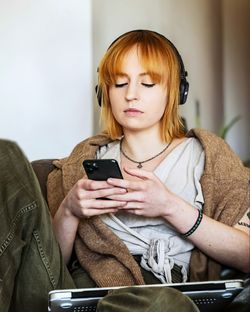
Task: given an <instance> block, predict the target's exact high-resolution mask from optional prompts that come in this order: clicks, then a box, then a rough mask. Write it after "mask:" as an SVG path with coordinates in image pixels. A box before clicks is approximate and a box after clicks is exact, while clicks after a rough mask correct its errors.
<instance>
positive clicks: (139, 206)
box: [119, 202, 144, 211]
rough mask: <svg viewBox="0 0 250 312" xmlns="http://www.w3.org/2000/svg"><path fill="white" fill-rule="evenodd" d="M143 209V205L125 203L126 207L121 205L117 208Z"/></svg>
mask: <svg viewBox="0 0 250 312" xmlns="http://www.w3.org/2000/svg"><path fill="white" fill-rule="evenodd" d="M143 208H144V204H143V203H140V202H127V203H126V205H123V206H121V207H120V208H119V210H126V211H128V210H131V211H133V210H142V209H143Z"/></svg>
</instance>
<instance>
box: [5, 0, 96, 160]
mask: <svg viewBox="0 0 250 312" xmlns="http://www.w3.org/2000/svg"><path fill="white" fill-rule="evenodd" d="M91 25H92V23H91V0H84V1H82V0H74V1H67V0H53V1H51V0H38V1H32V0H11V1H5V0H0V137H1V138H8V139H11V140H15V141H17V142H18V143H19V144H20V146H21V147H22V149H23V150H24V152H25V153H26V155H27V156H28V157H29V159H31V160H33V159H38V158H49V157H64V156H66V155H68V154H69V152H70V151H71V149H72V148H73V146H74V145H75V144H76V143H77V142H79V141H80V140H82V138H85V137H87V136H89V135H91V133H92V102H91V101H92V81H91V77H92V66H91V65H92V41H91Z"/></svg>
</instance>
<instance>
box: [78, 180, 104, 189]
mask: <svg viewBox="0 0 250 312" xmlns="http://www.w3.org/2000/svg"><path fill="white" fill-rule="evenodd" d="M80 181H81V182H80ZM79 182H80V183H81V186H82V188H84V189H85V190H89V191H91V190H101V189H105V188H110V184H108V183H107V181H95V180H90V179H82V180H79Z"/></svg>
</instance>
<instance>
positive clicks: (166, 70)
mask: <svg viewBox="0 0 250 312" xmlns="http://www.w3.org/2000/svg"><path fill="white" fill-rule="evenodd" d="M183 79H185V73H184V74H183V64H182V61H181V59H180V56H179V54H178V52H177V50H176V49H175V48H174V47H173V45H172V44H171V43H170V42H169V41H168V40H167V39H166V38H165V37H163V36H161V35H159V34H157V33H155V32H152V31H146V30H138V31H131V32H128V33H126V34H124V35H122V36H121V37H120V38H118V39H117V40H116V41H115V42H114V43H113V44H112V45H111V47H110V48H109V49H108V51H107V53H106V54H105V56H104V58H103V59H102V61H101V63H100V66H99V88H100V89H101V91H102V106H101V109H102V117H103V120H104V122H105V126H106V131H105V133H104V134H103V135H102V136H101V137H95V138H91V139H89V140H87V141H84V142H82V143H80V145H78V146H77V147H76V149H75V150H74V151H73V153H72V155H71V156H70V157H69V158H68V159H66V160H63V161H59V162H58V167H59V169H58V170H56V171H55V172H54V173H52V175H51V177H50V180H49V185H48V186H49V189H48V191H49V202H50V207H51V208H54V211H55V210H56V209H57V208H58V207H59V208H58V210H57V212H56V214H55V216H54V229H55V233H56V236H57V239H58V242H59V244H60V247H61V250H62V253H63V255H64V259H65V261H66V263H68V262H69V260H70V257H71V254H72V250H73V245H74V243H76V245H75V250H76V255H77V258H78V260H79V261H80V264H81V267H84V269H85V270H86V271H87V272H88V273H89V275H90V276H91V277H92V278H93V279H94V281H95V283H97V285H106V283H107V284H109V283H110V284H117V283H118V284H119V283H120V280H119V273H120V271H119V269H118V268H117V270H116V272H117V276H116V275H115V274H113V276H112V278H111V277H109V282H107V281H102V278H100V280H99V272H100V275H103V271H102V270H99V262H98V260H97V261H93V262H92V263H91V264H90V263H89V261H88V259H89V258H88V257H90V256H91V255H93V254H96V253H101V254H102V258H103V259H102V260H101V263H102V265H103V263H106V261H107V263H108V261H109V260H110V259H109V258H108V259H107V260H105V257H106V256H107V255H112V257H114V258H115V259H117V262H119V265H120V263H122V264H123V265H120V266H121V268H120V270H121V272H123V270H124V268H123V266H124V267H126V261H132V260H131V258H132V257H131V254H132V255H134V256H136V257H135V258H136V260H137V262H139V264H140V266H141V267H142V268H143V269H144V270H145V271H146V272H147V273H148V272H151V275H153V276H154V277H156V279H157V281H158V282H172V281H173V275H178V274H179V276H178V277H177V279H175V281H176V280H177V281H186V280H187V279H188V278H189V279H190V280H206V279H217V278H219V270H220V265H219V264H218V263H221V264H224V265H227V266H230V267H234V268H237V269H239V270H241V271H243V272H248V271H249V260H250V259H249V257H250V256H249V227H248V226H249V218H248V217H247V209H248V207H249V184H248V183H249V182H248V181H249V170H248V169H246V168H244V167H243V165H242V164H241V162H240V160H239V159H238V157H237V156H236V155H234V154H233V152H232V151H231V150H230V148H229V147H228V146H227V145H226V143H225V142H223V141H222V140H221V139H219V138H217V137H216V136H215V135H213V134H211V133H208V132H207V131H204V130H193V131H191V132H189V133H188V134H187V135H185V134H184V131H183V127H182V124H181V119H180V116H179V111H178V107H179V104H180V96H182V95H180V89H181V88H180V84H181V83H183ZM96 157H97V158H115V159H116V160H117V161H118V163H119V164H120V167H121V170H122V173H123V177H124V179H123V180H121V179H116V180H115V179H108V180H107V181H103V182H100V181H91V180H88V179H86V176H85V175H84V177H83V178H82V175H83V173H82V164H81V163H82V160H83V159H85V158H96ZM54 185H56V186H57V188H56V189H55V188H53V186H54ZM58 185H61V186H63V187H62V189H61V190H59V189H58ZM63 197H64V198H63ZM100 197H107V198H109V199H112V200H100V199H99V198H100ZM100 228H101V229H102V232H99V231H100ZM86 231H87V232H88V233H89V234H88V236H85V232H86ZM97 231H98V233H99V234H98V235H97V234H96V233H97ZM77 232H78V234H79V235H77V238H76V234H77ZM107 233H109V234H108V235H109V236H108V239H107V237H106V235H107ZM96 236H98V239H101V240H103V239H104V241H105V244H107V245H108V247H107V246H106V245H105V248H107V249H105V251H104V250H103V246H96V240H95V238H96ZM104 237H105V238H104ZM218 238H220V239H218ZM122 243H124V244H122ZM120 245H122V248H123V249H124V250H123V253H122V259H121V258H119V255H116V253H119V250H120V248H121V247H118V246H120ZM114 246H116V247H114ZM125 247H126V248H127V249H128V250H129V252H127V251H125V250H126V248H125ZM113 249H114V252H112V250H113ZM229 255H230V256H229ZM190 258H191V260H190ZM112 261H113V259H112ZM119 265H118V264H117V267H119ZM107 267H110V266H109V265H107ZM189 268H190V270H189ZM106 269H107V268H106V267H105V270H106ZM110 271H112V269H110ZM138 271H139V270H137V268H135V272H132V273H130V274H131V277H130V278H129V280H130V279H131V278H132V281H133V282H135V281H136V282H141V277H140V278H139V277H138V276H139V275H140V274H139V273H140V272H138ZM175 271H176V272H178V273H176V272H175ZM97 272H98V273H97ZM95 275H98V276H97V277H96V276H95ZM134 275H135V276H134ZM147 275H148V274H147ZM122 276H123V275H122ZM103 278H104V279H105V277H103ZM110 278H111V279H112V281H110ZM116 279H117V280H116ZM122 281H123V280H122ZM123 282H124V281H123Z"/></svg>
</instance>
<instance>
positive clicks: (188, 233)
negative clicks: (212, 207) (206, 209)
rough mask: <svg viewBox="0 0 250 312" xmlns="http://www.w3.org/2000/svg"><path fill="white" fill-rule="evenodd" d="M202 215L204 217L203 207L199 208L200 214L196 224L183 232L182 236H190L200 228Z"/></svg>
mask: <svg viewBox="0 0 250 312" xmlns="http://www.w3.org/2000/svg"><path fill="white" fill-rule="evenodd" d="M202 217H203V211H202V209H201V210H199V214H198V218H197V220H196V222H195V224H194V225H193V226H192V227H191V229H190V230H189V231H187V232H186V233H184V234H182V236H184V237H188V236H190V235H191V234H193V233H194V231H195V230H196V229H197V228H198V226H199V225H200V223H201V220H202Z"/></svg>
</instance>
